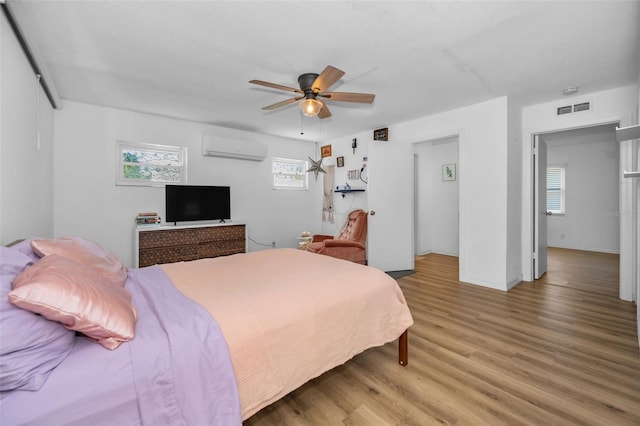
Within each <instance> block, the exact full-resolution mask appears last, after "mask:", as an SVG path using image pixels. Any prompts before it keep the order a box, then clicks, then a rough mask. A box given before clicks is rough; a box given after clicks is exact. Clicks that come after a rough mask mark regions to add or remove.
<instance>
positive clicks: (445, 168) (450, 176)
mask: <svg viewBox="0 0 640 426" xmlns="http://www.w3.org/2000/svg"><path fill="white" fill-rule="evenodd" d="M442 180H443V181H452V180H456V165H455V164H443V165H442Z"/></svg>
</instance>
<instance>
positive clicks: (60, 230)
mask: <svg viewBox="0 0 640 426" xmlns="http://www.w3.org/2000/svg"><path fill="white" fill-rule="evenodd" d="M205 133H206V134H213V135H218V136H219V137H225V136H229V137H233V138H234V139H245V140H249V141H253V140H259V141H262V142H266V143H267V144H268V146H269V153H268V157H267V159H266V160H265V161H262V162H255V161H247V160H238V159H228V158H215V157H203V156H202V154H201V144H202V135H203V134H205ZM54 140H55V154H54V164H55V173H54V234H55V236H63V235H78V236H82V237H85V238H88V239H90V240H92V241H96V242H98V243H99V244H102V245H103V246H105V247H107V248H108V249H110V250H112V251H113V252H114V253H115V254H116V255H117V256H118V257H120V258H121V259H122V260H123V262H124V263H125V264H127V265H128V266H131V265H132V264H133V256H134V253H133V230H134V218H135V216H136V213H137V212H140V211H157V212H159V213H160V215H161V216H163V217H164V210H165V208H164V188H163V187H160V188H155V187H131V186H116V185H115V161H116V141H118V140H125V141H129V142H142V143H154V144H163V145H175V146H184V147H187V149H188V168H189V170H188V183H189V184H194V185H225V186H226V185H229V186H230V187H231V216H232V221H234V222H245V223H246V224H247V233H248V237H249V238H251V239H253V240H255V241H257V242H259V243H264V244H268V245H270V244H271V242H272V241H275V242H276V245H277V246H278V247H297V243H298V240H297V237H298V236H299V234H300V232H301V231H302V230H309V231H311V232H318V231H320V226H321V224H320V220H321V210H322V199H321V198H322V196H321V185H320V184H321V182H322V181H321V179H319V180H318V183H316V182H315V181H314V179H313V177H311V178H310V181H309V186H310V190H309V191H275V190H273V189H272V188H271V161H270V158H271V156H275V157H284V158H299V159H307V156H310V157H311V158H316V157H317V154H316V148H315V145H314V144H311V143H308V142H303V141H297V140H292V139H281V138H275V137H270V136H264V135H259V134H255V133H247V132H242V131H237V130H231V129H226V128H221V127H216V126H211V125H206V124H202V123H193V122H188V121H183V120H176V119H169V118H164V117H158V116H152V115H147V114H141V113H136V112H130V111H124V110H119V109H113V108H104V107H99V106H93V105H87V104H83V103H78V102H71V101H67V102H65V108H64V109H63V110H60V111H56V113H55V134H54ZM311 176H313V175H311ZM264 248H265V247H263V246H260V245H258V244H255V243H253V242H249V246H248V249H249V251H255V250H260V249H264Z"/></svg>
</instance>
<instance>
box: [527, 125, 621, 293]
mask: <svg viewBox="0 0 640 426" xmlns="http://www.w3.org/2000/svg"><path fill="white" fill-rule="evenodd" d="M616 125H617V123H607V124H602V125H596V126H589V127H582V128H576V129H568V130H560V131H553V132H547V133H540V134H536V135H534V141H535V143H537V144H538V146H539V147H546V155H545V156H543V157H541V158H540V161H542V158H544V161H545V164H541V165H539V166H534V173H536V172H537V173H545V176H542V178H541V179H540V177H541V176H540V175H539V174H538V176H537V178H536V179H534V199H535V200H534V213H535V214H536V217H535V225H534V241H535V242H536V244H535V248H534V251H535V254H534V272H533V273H534V278H535V279H538V278H540V277H541V276H542V275H543V274H544V272H545V271H546V265H547V263H552V260H551V259H549V261H548V262H547V250H546V249H547V245H548V247H554V248H558V249H568V250H577V251H582V252H586V253H606V254H613V255H616V257H615V258H617V255H618V254H619V253H620V218H619V215H618V214H616V212H618V211H619V205H620V191H619V174H620V171H619V170H620V147H619V145H618V143H617V141H616V137H615V128H616ZM536 154H537V153H536ZM535 160H537V158H536V159H535ZM535 160H534V161H535ZM547 167H551V168H552V170H553V171H554V173H559V172H561V173H560V175H562V176H563V179H562V180H563V184H562V185H561V186H562V188H561V194H560V191H559V190H558V192H554V191H555V189H554V190H550V192H549V195H550V197H551V199H552V201H555V202H556V203H557V204H554V203H553V202H551V203H550V204H549V205H546V201H542V202H544V203H545V205H542V204H541V203H542V202H540V201H539V200H545V198H546V197H545V196H542V195H546V194H541V192H543V191H544V192H546V190H547V188H546V168H547ZM541 190H542V191H541ZM560 195H561V199H560V198H557V197H559V196H560ZM552 204H553V205H552ZM541 233H544V235H540V234H541ZM548 253H549V257H551V256H554V253H555V254H558V253H562V251H559V250H555V251H553V250H550V251H549V252H548ZM541 256H544V259H541V258H540V257H541ZM556 263H557V262H556ZM542 266H544V270H540V268H541V267H542ZM618 286H619V284H618Z"/></svg>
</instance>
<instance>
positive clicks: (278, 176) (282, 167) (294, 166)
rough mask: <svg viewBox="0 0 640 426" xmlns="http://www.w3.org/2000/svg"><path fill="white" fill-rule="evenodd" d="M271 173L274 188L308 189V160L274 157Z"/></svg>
mask: <svg viewBox="0 0 640 426" xmlns="http://www.w3.org/2000/svg"><path fill="white" fill-rule="evenodd" d="M271 173H272V174H273V188H274V189H292V190H307V189H308V185H307V182H308V181H307V162H306V161H304V160H290V159H287V158H275V157H274V158H272V159H271Z"/></svg>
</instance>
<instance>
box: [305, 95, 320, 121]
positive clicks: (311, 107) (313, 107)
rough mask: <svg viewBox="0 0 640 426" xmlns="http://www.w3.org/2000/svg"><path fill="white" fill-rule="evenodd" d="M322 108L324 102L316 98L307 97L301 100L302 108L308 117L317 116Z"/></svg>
mask: <svg viewBox="0 0 640 426" xmlns="http://www.w3.org/2000/svg"><path fill="white" fill-rule="evenodd" d="M321 109H322V102H320V101H318V100H316V99H305V100H304V101H302V102H300V110H301V111H302V113H303V114H304V115H306V116H307V117H315V116H316V115H318V113H319V112H320V110H321Z"/></svg>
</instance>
